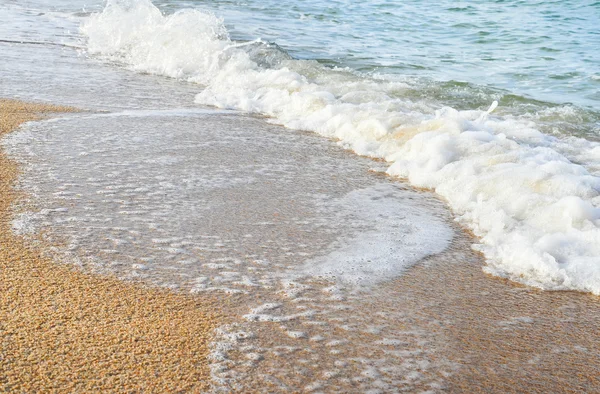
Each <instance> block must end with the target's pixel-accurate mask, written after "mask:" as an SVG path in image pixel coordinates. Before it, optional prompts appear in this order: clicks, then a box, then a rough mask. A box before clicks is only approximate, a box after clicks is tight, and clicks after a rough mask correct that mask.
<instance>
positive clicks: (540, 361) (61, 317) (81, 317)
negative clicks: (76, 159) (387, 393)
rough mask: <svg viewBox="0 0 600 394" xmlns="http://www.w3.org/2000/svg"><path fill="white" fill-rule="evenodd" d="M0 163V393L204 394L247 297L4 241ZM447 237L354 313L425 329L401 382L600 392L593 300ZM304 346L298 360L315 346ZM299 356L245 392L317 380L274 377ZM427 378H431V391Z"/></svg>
mask: <svg viewBox="0 0 600 394" xmlns="http://www.w3.org/2000/svg"><path fill="white" fill-rule="evenodd" d="M0 109H1V110H0V120H1V125H2V134H4V133H8V132H10V131H12V130H14V129H15V128H16V127H18V126H19V125H20V124H21V123H22V122H26V121H29V120H36V119H41V118H45V117H48V116H52V114H53V113H62V112H67V111H73V109H71V108H64V107H55V106H50V105H37V104H26V103H22V102H18V101H12V100H2V101H0ZM0 168H1V169H2V172H1V175H2V178H1V179H2V183H1V189H0V192H1V195H2V200H1V201H2V206H1V207H0V219H1V220H0V226H1V229H0V230H1V231H0V245H1V248H2V249H0V253H1V254H0V264H1V270H2V271H1V274H2V282H1V286H2V288H1V293H2V308H1V310H0V313H2V318H1V321H2V325H1V326H0V329H1V332H0V334H1V336H2V341H3V345H2V353H1V357H2V359H1V360H2V361H1V363H0V382H1V384H2V390H4V391H13V392H32V391H44V392H76V391H77V392H82V391H116V392H123V391H143V392H204V391H207V390H208V389H209V387H210V379H209V361H208V358H207V357H208V353H209V341H210V340H211V338H212V333H213V330H214V329H215V327H217V326H218V325H219V323H222V321H223V318H222V317H220V316H222V315H223V313H224V312H225V313H226V314H228V315H239V314H241V313H243V312H244V311H245V310H246V307H245V305H246V303H247V302H248V300H249V299H251V297H250V298H248V297H242V296H240V297H238V298H235V297H233V298H232V299H231V300H230V301H224V300H223V299H222V300H221V301H220V303H219V302H216V301H215V300H214V298H211V297H207V296H205V295H204V294H203V295H202V296H189V295H184V294H182V293H176V292H173V291H169V290H161V289H156V288H150V287H147V286H143V285H138V284H132V283H126V282H123V281H119V280H117V279H114V278H111V277H107V276H100V275H90V274H86V273H84V272H80V271H77V270H75V269H73V268H71V267H69V266H65V265H60V264H56V263H54V262H52V261H50V260H49V259H48V258H45V257H43V256H42V254H41V251H40V250H38V249H37V248H35V247H32V246H31V245H28V244H27V242H26V241H24V240H23V239H21V238H20V237H17V236H15V235H14V234H13V232H12V230H11V228H10V220H11V215H12V210H11V204H12V203H14V201H15V199H17V198H19V194H18V193H16V192H15V191H14V190H13V185H14V182H15V180H16V177H17V175H18V172H19V170H18V168H17V166H16V165H15V163H13V162H11V161H10V160H9V159H8V158H7V157H6V156H5V155H3V154H2V155H0ZM455 230H456V232H457V235H456V236H455V239H454V241H453V243H452V245H451V247H450V248H449V249H447V250H446V251H445V252H443V253H441V254H439V255H436V256H433V257H430V258H427V259H426V260H425V261H424V262H422V263H421V264H419V265H417V266H415V267H413V268H411V269H410V270H408V271H407V272H406V273H405V274H404V275H403V276H401V277H399V278H398V279H396V280H393V281H391V282H388V283H387V284H385V285H383V288H382V289H381V291H380V293H379V294H385V295H386V296H385V297H384V298H381V297H380V298H373V299H371V300H369V301H366V302H365V303H363V304H361V309H360V310H359V311H357V312H356V313H357V315H361V314H363V315H364V317H365V321H368V320H369V319H370V317H369V313H370V311H371V310H380V311H385V310H392V309H398V308H400V310H401V311H402V312H403V313H404V314H406V315H407V316H409V318H408V319H403V320H402V321H399V320H398V321H395V320H393V319H392V320H390V321H389V323H390V325H391V326H392V329H394V325H395V327H396V328H395V329H396V330H406V331H415V330H417V331H422V332H424V333H427V338H428V341H429V342H428V343H427V345H426V346H427V347H428V348H429V350H430V351H429V352H426V353H425V354H422V355H421V356H420V360H421V362H425V363H426V364H427V363H428V364H430V365H431V367H430V368H424V369H422V371H421V373H422V374H423V375H424V376H429V378H430V379H429V378H423V379H422V382H424V383H423V384H421V383H419V382H416V383H414V384H413V383H411V384H407V385H406V387H410V390H418V389H422V390H431V389H433V390H434V391H437V392H440V391H441V392H452V393H454V392H456V393H463V392H497V393H504V392H540V393H542V392H573V393H575V392H593V391H596V390H597V389H598V388H599V387H600V382H599V381H598V376H600V371H599V369H598V366H599V365H600V362H599V361H600V360H599V356H598V349H600V335H599V333H598V328H597V327H599V325H600V303H599V302H598V297H595V296H592V295H588V294H583V293H577V292H548V291H541V290H537V289H534V288H531V287H525V286H520V285H516V284H514V283H513V282H510V281H507V280H503V279H499V278H496V277H491V276H489V275H486V274H484V273H483V272H482V270H481V267H482V265H483V264H484V260H483V257H482V256H481V255H480V254H478V253H476V252H472V251H471V250H470V244H471V243H472V242H473V237H472V236H471V235H469V234H468V233H467V232H466V231H464V230H463V229H461V228H459V227H458V226H456V229H455ZM431 289H443V291H431ZM228 302H230V303H231V305H229V304H228ZM371 304H372V305H371ZM398 305H401V306H400V307H399V306H398ZM230 320H231V319H230ZM336 330H339V329H336ZM257 332H258V333H259V338H258V341H259V342H260V343H261V346H263V347H265V343H271V344H272V346H274V347H275V348H277V347H279V348H285V346H284V345H286V344H287V345H288V346H290V347H291V346H294V345H296V344H297V342H295V341H297V339H291V338H289V337H288V336H286V335H285V332H286V331H282V329H281V327H280V324H274V325H268V324H267V325H266V326H263V327H262V328H259V329H257ZM344 335H346V336H347V337H348V338H351V337H352V336H356V338H354V339H353V341H355V342H359V341H361V340H366V339H367V336H365V335H364V334H360V333H358V332H357V333H356V334H352V333H351V332H348V333H346V334H344ZM361 338H362V339H361ZM355 342H352V343H355ZM304 343H305V346H306V350H307V351H308V353H306V354H313V355H314V354H315V353H318V352H320V350H319V349H320V348H323V347H322V346H320V345H315V344H314V343H310V344H309V343H308V342H304ZM402 346H403V347H404V348H405V349H412V348H418V347H419V346H422V345H418V344H415V343H407V344H404V345H402ZM382 347H383V348H385V347H386V346H382ZM340 352H341V353H340ZM357 352H358V353H360V351H359V349H354V348H352V347H348V346H346V347H345V348H342V349H341V350H338V352H337V353H324V354H323V355H322V356H321V357H322V358H321V361H320V363H326V361H327V360H329V361H331V362H332V363H334V362H335V360H336V359H337V358H340V357H341V354H344V355H352V354H356V353H357ZM306 354H305V352H304V351H300V352H298V353H291V354H278V355H277V356H274V355H272V354H270V355H268V354H267V355H266V356H265V357H266V359H265V360H264V362H261V363H258V364H252V365H251V368H249V369H248V370H247V371H246V372H247V374H248V375H247V376H249V379H248V380H247V381H245V382H244V383H243V386H242V387H243V391H256V392H258V391H261V390H263V389H265V387H269V390H270V391H274V392H278V391H285V390H282V387H286V386H287V387H302V385H303V384H304V383H305V382H306V381H307V379H309V377H310V376H312V375H313V374H318V373H321V372H319V371H320V369H319V368H321V367H319V365H320V364H319V365H316V366H315V369H314V371H313V370H311V371H313V372H306V371H305V372H304V373H303V374H302V373H300V374H294V375H286V374H285V373H283V374H282V372H281V371H277V372H276V370H277V368H279V367H280V365H281V363H290V365H293V364H294V363H295V362H297V361H298V360H301V359H302V358H303V357H305V356H306ZM235 357H236V355H235V354H233V355H232V359H235ZM238 357H241V358H244V357H246V356H245V355H244V354H240V355H238ZM261 357H262V356H261ZM346 357H349V356H346ZM292 360H295V361H292ZM440 360H443V362H440ZM238 368H240V367H239V366H238ZM346 370H347V372H346V374H348V376H353V374H358V373H359V372H360V369H355V366H353V365H349V366H347V367H346ZM307 371H308V370H307ZM271 374H273V376H276V377H277V379H278V384H277V385H274V384H273V383H272V381H271V380H269V379H270V378H269V376H270V375H271ZM354 376H356V375H354ZM431 381H437V382H441V383H439V384H436V385H433V386H432V384H431V383H428V382H431ZM352 382H353V381H352V380H351V379H348V381H347V383H348V384H347V385H340V386H338V390H339V389H343V388H345V389H347V390H355V389H357V387H358V386H356V384H355V383H356V382H354V383H352ZM235 387H238V388H239V386H235ZM238 391H239V390H238ZM292 391H293V390H292Z"/></svg>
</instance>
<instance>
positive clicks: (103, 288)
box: [0, 100, 218, 392]
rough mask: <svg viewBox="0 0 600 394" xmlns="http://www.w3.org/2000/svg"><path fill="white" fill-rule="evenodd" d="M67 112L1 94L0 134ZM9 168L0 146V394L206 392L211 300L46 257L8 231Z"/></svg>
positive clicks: (12, 197)
mask: <svg viewBox="0 0 600 394" xmlns="http://www.w3.org/2000/svg"><path fill="white" fill-rule="evenodd" d="M66 111H73V109H71V108H66V107H57V106H51V105H39V104H26V103H22V102H19V101H13V100H0V136H1V135H2V134H4V133H8V132H10V131H12V130H14V129H15V128H17V127H18V126H19V125H20V124H21V123H23V122H26V121H30V120H35V119H39V118H40V117H43V116H47V114H49V113H52V112H66ZM17 174H18V169H17V167H16V165H15V163H14V162H12V161H11V160H9V159H8V158H7V157H6V155H4V154H3V153H2V152H0V297H1V301H0V341H2V343H1V346H0V391H2V392H90V391H95V392H98V391H103V392H104V391H109V392H134V391H135V392H182V391H183V392H201V391H203V390H205V389H206V388H207V387H208V384H209V369H208V361H207V355H208V351H209V350H208V343H209V340H210V338H211V334H212V331H213V329H214V327H215V325H216V318H217V317H218V315H217V313H216V312H215V311H214V302H213V303H211V302H208V301H204V300H200V299H198V298H192V297H189V296H185V295H182V294H175V293H173V292H170V291H167V290H162V289H151V288H145V287H142V286H139V285H136V284H130V283H124V282H121V281H118V280H117V279H114V278H107V277H100V276H94V275H88V274H85V273H82V272H77V271H75V270H74V269H72V268H70V267H68V266H64V265H58V264H55V263H53V262H52V261H49V260H48V259H46V258H44V257H43V256H42V255H41V254H40V252H39V251H36V250H34V249H33V248H32V247H30V246H28V245H27V244H26V242H25V241H24V240H23V239H21V238H20V237H17V236H15V235H13V233H12V231H11V228H10V219H11V218H10V216H11V211H10V206H11V204H12V203H13V202H14V201H15V199H16V198H17V194H16V193H15V192H14V190H13V187H12V186H13V184H14V182H15V179H16V177H17Z"/></svg>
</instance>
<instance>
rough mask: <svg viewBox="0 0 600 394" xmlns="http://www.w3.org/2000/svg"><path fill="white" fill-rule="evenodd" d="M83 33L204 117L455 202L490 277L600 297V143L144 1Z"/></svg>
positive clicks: (116, 10)
mask: <svg viewBox="0 0 600 394" xmlns="http://www.w3.org/2000/svg"><path fill="white" fill-rule="evenodd" d="M81 31H82V32H83V33H84V34H85V35H86V36H87V38H88V40H87V49H88V51H89V53H91V54H95V55H99V56H102V57H105V58H107V59H110V60H111V61H117V62H120V63H121V64H124V65H126V66H127V67H129V68H131V69H133V70H136V71H140V72H147V73H153V74H158V75H164V76H168V77H173V78H180V79H184V80H186V81H190V82H195V83H198V84H201V85H203V89H202V91H201V92H200V93H198V95H197V96H196V102H197V103H199V104H204V105H211V106H216V107H220V108H231V109H237V110H242V111H248V112H254V113H260V114H264V115H268V116H269V117H270V118H271V121H272V122H274V123H278V124H281V125H284V126H286V127H289V128H292V129H301V130H310V131H314V132H316V133H319V134H321V135H323V136H326V137H328V138H334V139H337V140H339V141H340V144H342V145H343V146H344V147H346V148H348V149H351V150H353V151H355V152H356V153H358V154H360V155H366V156H370V157H374V158H382V159H385V160H386V161H387V162H388V163H389V168H388V170H387V172H388V173H389V174H391V175H394V176H398V177H402V178H406V179H408V180H409V181H410V182H411V183H412V184H413V185H415V186H418V187H426V188H430V189H433V190H435V191H436V192H437V193H438V194H439V195H441V196H442V197H443V198H444V199H445V200H446V201H447V203H448V204H449V206H450V207H451V208H452V209H453V211H454V212H455V215H456V217H457V220H459V221H460V222H461V223H463V224H464V225H465V226H467V227H468V228H470V229H471V230H472V231H473V232H474V233H475V234H476V235H477V236H478V237H479V243H478V244H477V245H475V247H476V248H477V249H478V250H480V251H481V252H482V253H483V254H484V255H485V257H486V259H487V264H488V265H487V267H485V270H486V271H488V272H490V273H493V274H495V275H500V276H504V277H508V278H510V279H512V280H515V281H519V282H522V283H525V284H528V285H532V286H537V287H540V288H544V289H574V290H580V291H587V292H592V293H595V294H600V208H599V206H600V178H599V177H598V169H599V168H600V166H599V163H600V145H599V144H597V143H595V142H591V141H588V140H586V139H583V138H577V137H569V138H565V137H560V136H552V135H548V134H544V133H542V132H541V131H540V128H539V127H538V126H537V125H536V123H535V122H534V121H532V119H530V118H527V117H519V116H505V117H502V116H493V115H492V114H491V111H481V110H463V111H459V110H456V109H453V108H450V107H443V108H436V106H435V104H434V103H433V102H432V101H428V100H427V99H426V98H424V99H421V100H414V99H410V98H408V97H406V96H405V95H403V92H404V91H407V90H409V89H410V88H411V87H410V86H407V85H406V83H404V82H398V81H388V80H379V79H373V78H366V77H361V76H360V75H358V74H356V73H354V72H352V71H349V70H345V69H337V68H333V69H332V68H328V67H325V66H322V65H320V64H319V63H317V62H315V61H301V60H295V59H292V58H291V57H290V56H289V55H287V53H285V51H283V50H281V49H280V48H278V47H277V46H275V45H274V44H269V43H264V42H262V41H260V40H256V41H251V42H246V43H240V42H235V41H233V40H232V39H231V38H230V37H229V34H228V31H227V29H226V28H225V25H224V23H223V20H221V19H220V18H218V17H216V16H215V15H213V14H211V13H207V12H202V11H199V10H193V9H188V10H180V11H178V12H176V13H174V14H171V15H163V14H162V13H161V12H160V10H158V8H156V7H155V6H154V5H153V4H152V3H151V2H150V1H148V0H127V1H118V0H109V1H108V3H107V6H106V8H105V9H104V11H103V12H101V13H97V14H93V15H91V16H90V17H89V18H88V19H87V20H86V21H85V22H84V23H83V25H82V27H81ZM575 148H576V149H575Z"/></svg>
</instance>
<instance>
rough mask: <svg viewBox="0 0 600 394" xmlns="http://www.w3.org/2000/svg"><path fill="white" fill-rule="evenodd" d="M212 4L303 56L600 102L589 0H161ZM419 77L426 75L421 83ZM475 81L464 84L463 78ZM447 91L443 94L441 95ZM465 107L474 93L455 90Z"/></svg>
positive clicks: (239, 29)
mask: <svg viewBox="0 0 600 394" xmlns="http://www.w3.org/2000/svg"><path fill="white" fill-rule="evenodd" d="M155 4H157V5H158V6H159V7H160V8H162V9H163V10H164V11H165V12H172V11H174V10H176V9H180V8H184V7H198V8H201V9H206V10H211V11H213V12H214V13H215V14H217V15H218V16H221V17H223V18H224V20H225V24H226V26H227V28H228V29H229V31H230V33H231V35H232V37H233V38H239V39H244V40H252V39H255V38H258V37H260V38H262V39H263V40H266V41H269V42H274V43H277V44H278V45H280V46H281V47H282V48H284V49H285V50H286V51H287V52H288V53H290V54H291V55H292V56H294V57H296V58H301V59H318V60H319V61H321V62H323V63H325V64H328V65H331V66H338V67H350V68H352V69H355V70H359V71H361V72H365V73H369V74H374V75H377V74H382V75H388V74H393V75H394V76H395V77H397V78H422V79H425V80H433V81H449V83H447V84H445V85H444V84H442V85H438V86H436V87H435V88H431V89H429V90H427V91H426V92H424V93H426V94H435V95H437V96H438V97H439V98H440V100H444V99H450V100H453V102H454V103H458V105H460V102H461V95H464V96H467V95H477V94H482V92H481V91H482V90H483V91H484V92H485V93H487V94H489V95H496V96H500V97H504V100H505V101H506V102H509V101H510V100H516V99H515V98H514V97H511V96H510V94H513V95H517V96H523V97H526V98H530V99H536V100H543V101H550V102H553V103H573V104H576V105H578V106H587V107H591V108H595V109H599V108H600V50H598V49H600V30H599V29H598V23H599V22H600V2H597V1H572V0H571V1H518V0H512V1H510V0H509V1H438V2H435V3H429V2H422V1H393V0H382V1H381V0H380V1H366V2H365V1H363V2H357V1H348V0H341V1H340V0H336V1H328V2H322V1H292V2H281V1H273V0H264V1H257V0H247V1H161V2H155ZM423 83H424V84H425V85H427V83H426V82H423ZM465 83H467V84H472V85H474V86H469V85H467V84H465ZM448 96H449V97H448ZM462 101H464V104H463V106H468V105H471V104H472V101H473V99H472V98H468V97H462ZM455 105H456V104H455Z"/></svg>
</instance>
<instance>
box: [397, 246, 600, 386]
mask: <svg viewBox="0 0 600 394" xmlns="http://www.w3.org/2000/svg"><path fill="white" fill-rule="evenodd" d="M472 242H474V239H473V238H471V237H459V240H458V241H457V242H455V244H454V245H453V248H451V249H450V250H448V251H446V252H444V253H442V254H441V255H439V256H435V257H432V259H435V260H437V261H441V262H440V263H438V264H436V265H434V266H433V267H430V266H428V265H427V264H421V265H418V266H416V267H414V268H413V269H412V270H410V271H409V272H407V274H406V275H404V276H402V277H401V278H399V280H398V281H396V282H395V283H393V284H390V297H395V295H394V292H397V293H398V295H397V297H400V295H402V296H404V302H405V305H406V307H407V308H410V309H414V310H417V311H418V315H419V316H420V317H419V318H417V319H416V324H417V326H419V325H421V326H422V328H423V329H424V330H427V331H429V332H434V333H436V334H437V335H436V337H437V339H438V343H437V345H436V347H437V349H438V352H437V354H438V356H440V357H443V358H445V359H446V360H448V361H450V362H452V363H455V364H456V365H457V367H458V368H457V370H456V371H455V373H453V374H452V375H451V376H449V377H445V378H444V380H445V390H444V391H446V392H450V393H592V392H594V393H596V392H600V297H597V296H594V295H591V294H586V293H580V292H575V291H542V290H539V289H535V288H532V287H526V286H523V285H519V284H516V283H514V282H511V281H508V280H506V279H501V278H497V277H492V276H490V275H487V274H485V273H484V272H483V271H482V269H481V266H482V265H483V264H485V261H484V259H483V256H481V255H479V254H478V253H476V252H473V251H470V250H469V249H470V245H471V243H472ZM465 251H466V252H465Z"/></svg>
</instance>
